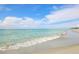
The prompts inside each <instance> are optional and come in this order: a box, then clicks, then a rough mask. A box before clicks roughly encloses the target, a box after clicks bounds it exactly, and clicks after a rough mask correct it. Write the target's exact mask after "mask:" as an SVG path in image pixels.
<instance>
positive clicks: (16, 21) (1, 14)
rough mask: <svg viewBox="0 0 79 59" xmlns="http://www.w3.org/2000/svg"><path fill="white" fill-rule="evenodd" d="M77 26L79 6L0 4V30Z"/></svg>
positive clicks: (78, 23) (78, 22)
mask: <svg viewBox="0 0 79 59" xmlns="http://www.w3.org/2000/svg"><path fill="white" fill-rule="evenodd" d="M76 25H79V5H77V4H76V5H75V4H74V5H73V4H1V5H0V28H3V29H6V28H8V29H17V28H25V29H27V28H63V27H73V26H76Z"/></svg>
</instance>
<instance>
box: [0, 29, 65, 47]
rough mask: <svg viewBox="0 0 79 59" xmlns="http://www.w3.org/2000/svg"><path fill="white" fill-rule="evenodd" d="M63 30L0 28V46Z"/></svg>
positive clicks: (48, 35)
mask: <svg viewBox="0 0 79 59" xmlns="http://www.w3.org/2000/svg"><path fill="white" fill-rule="evenodd" d="M64 31H65V30H61V29H0V47H2V46H5V45H6V44H17V43H22V42H25V41H30V40H35V39H36V40H39V38H44V37H52V36H54V35H58V34H60V33H62V32H64Z"/></svg>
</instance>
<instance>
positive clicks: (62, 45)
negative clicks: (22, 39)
mask: <svg viewBox="0 0 79 59" xmlns="http://www.w3.org/2000/svg"><path fill="white" fill-rule="evenodd" d="M61 36H62V35H61ZM0 53H1V54H72V53H73V54H74V53H79V33H78V32H75V31H72V30H69V31H67V32H66V34H63V36H62V37H58V38H57V39H54V40H52V39H51V40H48V41H45V42H42V43H40V44H35V45H32V46H29V47H21V46H20V48H19V49H12V50H4V51H1V50H0Z"/></svg>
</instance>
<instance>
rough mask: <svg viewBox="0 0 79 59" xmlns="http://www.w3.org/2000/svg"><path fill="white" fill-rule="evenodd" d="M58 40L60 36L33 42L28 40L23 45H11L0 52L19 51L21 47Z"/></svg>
mask: <svg viewBox="0 0 79 59" xmlns="http://www.w3.org/2000/svg"><path fill="white" fill-rule="evenodd" d="M57 38H60V36H57V35H56V36H52V37H43V38H39V39H35V40H30V41H26V42H23V43H17V44H15V45H11V46H9V47H8V48H7V49H6V48H5V47H2V48H0V50H1V51H6V50H15V49H19V48H21V47H30V46H33V45H36V44H40V43H43V42H46V41H49V40H54V39H57Z"/></svg>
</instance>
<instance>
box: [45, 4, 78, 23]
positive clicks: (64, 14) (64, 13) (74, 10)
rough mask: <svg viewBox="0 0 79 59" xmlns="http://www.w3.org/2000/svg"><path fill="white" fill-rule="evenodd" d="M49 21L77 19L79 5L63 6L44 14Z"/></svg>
mask: <svg viewBox="0 0 79 59" xmlns="http://www.w3.org/2000/svg"><path fill="white" fill-rule="evenodd" d="M45 17H46V18H47V19H48V22H49V23H55V22H60V21H67V20H71V19H79V6H78V5H77V6H74V7H70V8H64V9H62V10H59V11H56V12H54V13H51V14H48V15H46V16H45Z"/></svg>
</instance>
